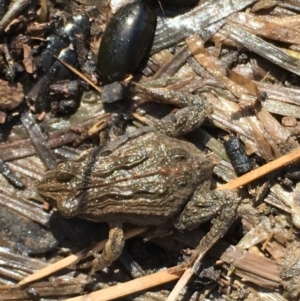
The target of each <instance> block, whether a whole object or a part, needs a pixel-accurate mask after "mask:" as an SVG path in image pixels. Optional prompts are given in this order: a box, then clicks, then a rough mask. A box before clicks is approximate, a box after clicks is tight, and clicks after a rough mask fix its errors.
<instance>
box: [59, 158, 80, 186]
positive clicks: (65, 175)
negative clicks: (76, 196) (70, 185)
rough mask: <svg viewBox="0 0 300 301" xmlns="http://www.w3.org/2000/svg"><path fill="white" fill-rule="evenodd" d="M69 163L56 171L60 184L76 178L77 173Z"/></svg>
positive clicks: (60, 166) (63, 164) (62, 164)
mask: <svg viewBox="0 0 300 301" xmlns="http://www.w3.org/2000/svg"><path fill="white" fill-rule="evenodd" d="M70 167H72V166H70V165H69V164H68V162H65V163H61V164H60V165H58V167H57V170H56V179H57V181H59V182H69V181H71V180H72V179H73V178H74V177H75V176H76V171H74V170H73V169H72V168H70Z"/></svg>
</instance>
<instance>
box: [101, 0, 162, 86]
mask: <svg viewBox="0 0 300 301" xmlns="http://www.w3.org/2000/svg"><path fill="white" fill-rule="evenodd" d="M155 28H156V14H155V9H154V7H153V6H152V5H151V4H150V3H149V2H146V1H145V0H138V1H135V2H131V3H129V4H127V5H125V6H123V7H121V8H120V9H119V10H118V11H117V12H116V14H115V15H114V16H113V17H112V18H111V19H110V21H109V23H108V24H107V27H106V30H105V32H104V34H103V37H102V40H101V44H100V48H99V53H98V63H97V64H98V70H99V74H100V80H101V81H102V82H103V83H110V82H114V81H120V80H122V79H124V78H125V76H126V75H127V74H131V73H133V72H134V71H135V70H136V68H137V67H138V65H139V64H140V62H141V61H142V59H143V58H144V56H145V54H146V53H147V50H148V49H149V47H150V44H151V43H152V41H153V36H154V32H155Z"/></svg>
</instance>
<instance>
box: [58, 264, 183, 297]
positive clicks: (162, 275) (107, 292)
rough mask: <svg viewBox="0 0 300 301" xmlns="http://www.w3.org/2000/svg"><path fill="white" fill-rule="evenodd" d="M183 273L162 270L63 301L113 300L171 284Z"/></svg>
mask: <svg viewBox="0 0 300 301" xmlns="http://www.w3.org/2000/svg"><path fill="white" fill-rule="evenodd" d="M182 273H183V271H180V272H178V273H174V274H171V273H170V269H167V270H163V271H160V272H157V273H154V274H151V275H147V276H145V277H141V278H137V279H134V280H130V281H128V282H125V283H120V284H118V285H116V286H111V287H108V288H105V289H102V290H100V291H96V292H93V293H90V294H89V295H85V296H79V297H75V298H69V299H65V300H64V301H87V300H89V301H105V300H113V299H116V298H120V297H123V296H127V295H129V294H132V293H135V292H139V291H142V290H145V289H148V288H151V287H154V286H157V285H160V284H163V283H167V282H171V281H174V280H176V279H178V278H179V277H180V275H181V274H182Z"/></svg>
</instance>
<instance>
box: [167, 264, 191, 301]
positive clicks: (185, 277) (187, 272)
mask: <svg viewBox="0 0 300 301" xmlns="http://www.w3.org/2000/svg"><path fill="white" fill-rule="evenodd" d="M193 274H194V272H193V269H192V268H187V269H186V270H185V272H184V273H183V275H182V276H181V277H180V279H179V281H178V282H177V283H176V285H175V286H174V288H173V290H172V291H171V293H170V295H169V296H168V298H167V299H166V301H175V300H176V299H177V297H178V295H179V294H180V292H181V290H182V289H183V288H184V287H185V286H186V284H187V283H188V282H189V280H190V279H191V277H192V276H193Z"/></svg>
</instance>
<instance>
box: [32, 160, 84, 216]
mask: <svg viewBox="0 0 300 301" xmlns="http://www.w3.org/2000/svg"><path fill="white" fill-rule="evenodd" d="M73 166H74V164H73V165H70V164H68V162H65V163H61V164H59V165H58V167H57V168H56V169H55V170H50V171H48V172H47V173H46V174H45V176H44V178H43V179H42V180H41V182H40V183H39V184H38V185H37V191H38V193H39V194H40V195H41V196H42V197H43V198H44V199H45V200H46V201H47V202H48V203H49V204H50V205H51V206H53V207H56V208H57V209H58V210H59V212H60V213H61V214H62V215H64V216H65V217H73V216H76V215H78V212H79V210H80V203H81V202H80V200H81V197H80V196H79V195H78V194H79V193H80V189H78V187H77V185H78V181H77V180H78V179H77V178H78V170H77V169H76V171H75V170H74V168H73Z"/></svg>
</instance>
